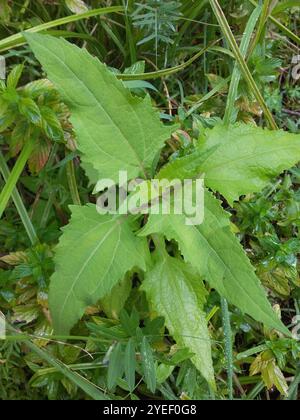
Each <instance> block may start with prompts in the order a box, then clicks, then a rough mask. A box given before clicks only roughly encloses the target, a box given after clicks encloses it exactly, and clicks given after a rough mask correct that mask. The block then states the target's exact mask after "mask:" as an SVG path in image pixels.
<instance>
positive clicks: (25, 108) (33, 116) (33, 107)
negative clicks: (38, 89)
mask: <svg viewBox="0 0 300 420" xmlns="http://www.w3.org/2000/svg"><path fill="white" fill-rule="evenodd" d="M19 111H20V113H21V114H22V115H23V116H24V117H25V118H27V120H28V121H29V122H31V123H32V124H35V125H37V124H40V122H41V119H42V117H41V112H40V109H39V107H38V106H37V104H36V103H35V102H34V100H32V99H31V98H29V97H22V98H20V101H19Z"/></svg>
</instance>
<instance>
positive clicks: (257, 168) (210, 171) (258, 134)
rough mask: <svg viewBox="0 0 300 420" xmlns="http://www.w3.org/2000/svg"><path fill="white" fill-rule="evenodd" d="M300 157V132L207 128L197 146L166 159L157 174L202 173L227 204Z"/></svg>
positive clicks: (186, 175)
mask: <svg viewBox="0 0 300 420" xmlns="http://www.w3.org/2000/svg"><path fill="white" fill-rule="evenodd" d="M299 161H300V135H299V134H291V133H287V132H285V131H282V130H278V131H270V130H266V129H262V128H259V127H255V126H253V125H250V124H241V123H239V124H236V125H233V126H230V127H225V126H222V125H218V126H216V127H214V128H213V129H207V130H205V132H204V135H203V136H202V137H201V138H200V144H199V148H197V149H196V150H195V152H193V153H192V154H191V155H188V156H186V157H184V158H180V159H178V160H175V161H174V162H172V163H169V164H168V165H166V166H165V167H164V168H163V169H162V170H161V175H160V177H162V176H164V177H166V178H168V179H169V178H170V176H171V177H172V176H175V175H176V174H177V176H176V178H181V179H184V178H189V177H192V176H195V175H196V174H199V173H204V174H205V176H204V181H205V184H206V186H208V187H209V188H212V189H213V190H215V191H218V192H220V193H221V194H222V195H223V196H224V197H225V198H226V199H227V201H228V202H229V203H230V204H233V201H235V200H238V199H239V197H240V196H241V195H244V194H249V193H253V192H258V191H260V190H262V189H263V188H264V187H265V186H266V185H267V183H268V182H269V181H270V180H272V178H273V177H275V176H277V175H279V174H280V173H282V172H283V171H284V170H285V169H289V168H291V167H292V166H294V165H295V164H296V163H297V162H299Z"/></svg>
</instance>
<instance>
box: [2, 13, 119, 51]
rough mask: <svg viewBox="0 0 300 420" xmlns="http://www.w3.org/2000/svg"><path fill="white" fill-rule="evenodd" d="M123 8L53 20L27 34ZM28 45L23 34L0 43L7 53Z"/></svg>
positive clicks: (30, 30) (28, 30)
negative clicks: (12, 49) (11, 49)
mask: <svg viewBox="0 0 300 420" xmlns="http://www.w3.org/2000/svg"><path fill="white" fill-rule="evenodd" d="M123 11H124V7H123V6H113V7H102V8H100V9H93V10H89V11H88V12H84V13H80V14H77V15H71V16H67V17H63V18H60V19H56V20H52V21H51V22H46V23H42V24H41V25H38V26H35V27H33V28H30V29H27V30H26V31H25V32H43V31H47V30H48V29H51V28H55V27H56V26H61V25H67V24H68V23H72V22H76V21H78V20H81V19H88V18H90V17H93V16H100V15H105V14H108V13H118V12H123ZM24 44H26V41H25V38H24V36H23V33H18V34H15V35H12V36H9V37H8V38H5V39H3V40H1V41H0V52H3V51H7V50H9V49H10V48H15V47H19V46H21V45H24Z"/></svg>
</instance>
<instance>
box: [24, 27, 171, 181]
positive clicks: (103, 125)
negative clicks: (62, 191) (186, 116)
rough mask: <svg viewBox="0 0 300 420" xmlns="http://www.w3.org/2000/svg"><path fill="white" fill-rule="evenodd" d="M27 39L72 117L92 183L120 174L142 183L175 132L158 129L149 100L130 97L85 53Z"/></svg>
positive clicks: (50, 39) (45, 40) (36, 38)
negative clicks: (126, 173) (138, 178)
mask: <svg viewBox="0 0 300 420" xmlns="http://www.w3.org/2000/svg"><path fill="white" fill-rule="evenodd" d="M25 36H26V39H27V40H28V42H29V44H30V46H31V48H32V50H33V52H34V53H35V55H36V57H37V58H38V60H39V61H40V62H41V63H42V65H43V67H44V69H45V70H46V72H47V74H48V77H49V79H50V80H51V81H52V82H53V83H54V84H55V85H56V87H57V88H58V90H59V91H60V93H61V95H62V98H63V100H64V101H65V103H66V104H67V105H68V107H69V109H70V111H71V114H72V117H71V121H72V123H73V126H74V129H75V132H76V135H77V139H78V148H79V150H80V151H81V152H82V154H83V157H82V161H83V164H84V167H85V168H86V169H87V172H88V173H89V175H90V176H91V177H92V178H93V181H95V180H98V179H100V178H105V177H106V178H111V179H113V180H114V181H118V172H119V170H124V171H125V170H127V171H128V177H129V178H135V177H138V176H143V177H146V176H147V175H148V172H149V170H150V169H151V166H152V162H153V160H154V157H155V156H156V154H157V152H158V150H159V149H161V148H162V147H163V144H164V142H165V141H166V140H167V139H168V138H169V136H170V134H171V132H172V131H173V130H174V128H173V129H172V128H171V127H164V126H163V125H162V123H161V122H160V120H159V116H158V114H157V112H156V111H154V110H153V108H152V105H151V100H150V98H149V97H148V96H147V97H146V98H145V99H140V98H138V97H134V96H132V95H131V93H130V91H129V90H128V89H126V88H125V86H124V85H123V83H122V82H121V81H119V80H117V78H116V76H115V75H114V74H113V73H112V72H110V71H109V70H108V68H107V67H106V66H105V65H104V64H102V63H100V61H98V59H96V58H93V57H92V56H91V55H90V54H89V53H88V52H87V51H86V50H85V49H80V48H78V47H76V46H75V45H72V44H70V43H68V42H67V41H65V40H62V39H56V38H54V37H49V36H43V35H37V34H26V35H25ZM91 165H92V167H93V169H94V170H93V171H91V169H90V166H91Z"/></svg>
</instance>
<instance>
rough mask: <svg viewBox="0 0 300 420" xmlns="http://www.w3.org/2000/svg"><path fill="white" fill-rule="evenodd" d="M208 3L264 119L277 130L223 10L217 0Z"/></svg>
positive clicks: (210, 0)
mask: <svg viewBox="0 0 300 420" xmlns="http://www.w3.org/2000/svg"><path fill="white" fill-rule="evenodd" d="M209 2H210V5H211V7H212V9H213V11H214V14H215V16H216V18H217V20H218V22H219V25H220V27H221V29H222V32H223V33H224V36H225V38H226V40H227V42H228V44H229V46H230V48H231V50H232V52H233V53H234V55H235V59H236V61H237V63H238V64H239V66H240V69H241V72H242V74H243V76H244V79H245V81H246V82H247V84H248V86H249V89H250V90H251V91H252V93H253V95H254V96H255V98H256V100H257V102H258V103H259V105H260V107H261V109H262V110H263V112H264V114H265V116H266V119H267V121H268V123H269V125H270V127H271V128H272V129H273V130H277V129H278V127H277V124H276V122H275V120H274V118H273V115H272V113H271V112H270V110H269V108H268V107H267V105H266V103H265V100H264V98H263V96H262V94H261V92H260V90H259V88H258V86H257V85H256V83H255V81H254V79H253V77H252V74H251V72H250V70H249V68H248V66H247V63H246V61H245V59H244V57H243V55H242V53H241V51H240V49H239V46H238V44H237V42H236V40H235V38H234V36H233V33H232V31H231V29H230V26H229V23H228V22H227V19H226V16H225V15H224V12H223V10H222V8H221V6H220V4H219V2H218V1H217V0H209Z"/></svg>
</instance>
